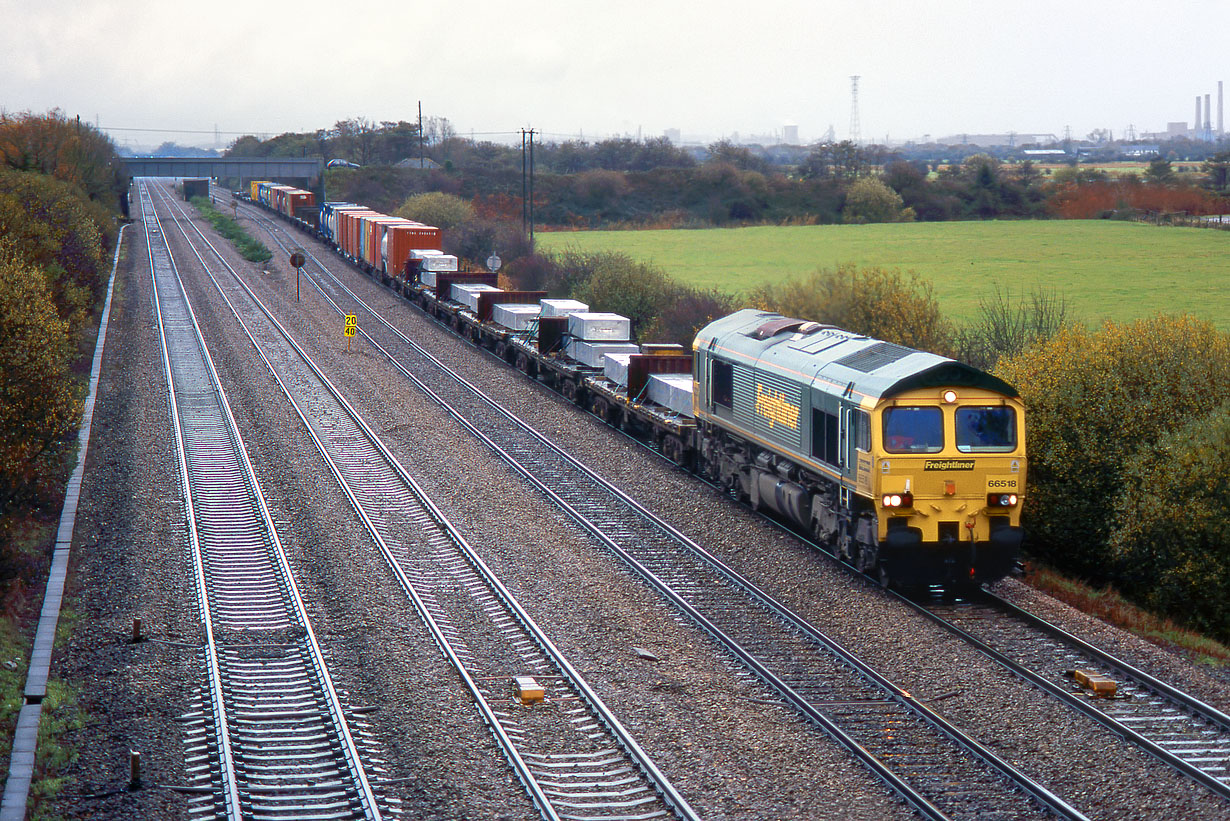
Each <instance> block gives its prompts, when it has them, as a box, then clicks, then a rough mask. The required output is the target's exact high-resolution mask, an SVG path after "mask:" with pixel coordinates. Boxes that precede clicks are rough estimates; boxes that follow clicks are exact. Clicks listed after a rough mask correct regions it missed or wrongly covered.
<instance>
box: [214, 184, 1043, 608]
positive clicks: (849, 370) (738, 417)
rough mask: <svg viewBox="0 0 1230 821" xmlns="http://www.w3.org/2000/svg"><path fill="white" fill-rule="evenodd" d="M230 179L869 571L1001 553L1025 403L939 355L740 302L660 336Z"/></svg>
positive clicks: (1010, 534) (404, 223)
mask: <svg viewBox="0 0 1230 821" xmlns="http://www.w3.org/2000/svg"><path fill="white" fill-rule="evenodd" d="M284 188H286V186H276V185H275V184H273V183H266V182H254V183H252V187H251V190H250V192H244V193H243V194H237V195H236V196H240V197H242V198H244V199H250V200H252V201H253V202H256V203H258V204H260V205H262V206H263V207H265V208H268V209H270V210H273V211H276V212H277V213H279V214H281V215H282V216H283V217H285V218H287V219H289V220H291V221H293V222H295V223H296V224H298V225H299V226H300V227H301V228H302V229H304V230H306V231H310V232H312V233H313V234H315V235H316V236H317V237H319V238H320V239H322V240H324V241H325V242H327V243H329V244H330V245H331V246H332V247H333V248H334V250H335V251H337V253H339V254H340V255H342V256H343V257H345V258H346V259H348V260H349V261H351V262H353V263H354V264H355V265H357V266H358V267H359V268H360V269H361V270H362V271H363V272H364V273H366V274H368V275H369V276H372V277H374V278H379V279H380V280H381V281H382V282H384V283H385V284H386V285H388V286H389V287H391V288H393V289H394V290H396V291H397V292H398V293H400V294H403V295H404V296H405V297H406V298H407V299H409V300H410V301H412V302H414V303H415V304H417V305H418V306H419V307H421V308H422V309H423V310H424V311H425V312H426V313H427V314H429V315H430V316H433V317H435V318H436V319H438V320H440V321H441V322H444V323H445V324H447V325H449V326H450V327H451V328H453V329H454V330H455V331H456V332H457V333H459V334H460V335H462V336H463V337H465V338H467V339H469V340H471V341H472V342H474V343H475V344H476V345H479V346H481V347H483V348H486V349H488V350H490V351H492V352H493V353H495V354H496V355H497V356H499V357H500V358H502V359H503V360H505V361H506V362H508V363H509V364H510V365H513V366H515V367H516V368H518V369H519V370H521V371H523V372H524V373H525V374H526V375H528V376H530V377H532V378H534V379H537V380H540V381H542V382H544V383H546V384H547V385H549V386H550V387H553V388H555V389H556V390H558V391H559V392H560V393H562V394H563V395H564V396H565V397H566V398H567V399H569V400H570V401H572V402H574V403H576V404H578V405H581V406H583V407H585V408H587V409H589V410H590V411H591V412H593V413H594V414H596V415H597V416H599V417H600V418H602V419H604V420H605V421H607V422H608V423H610V424H612V425H614V426H617V427H619V428H621V429H623V430H625V431H628V432H629V433H632V434H634V435H636V436H638V437H640V438H642V439H643V440H646V441H648V442H650V443H652V444H653V445H655V446H656V447H657V448H658V449H659V450H660V451H661V452H662V453H663V454H664V455H665V456H667V457H668V458H670V459H671V460H673V461H674V462H675V463H676V464H678V465H680V466H681V467H684V468H686V469H688V470H691V471H694V472H695V473H697V474H700V475H701V476H703V477H705V478H707V479H709V480H711V481H712V482H714V483H717V484H719V485H720V486H722V487H724V488H726V489H727V490H728V491H730V493H731V494H733V495H734V496H735V497H737V498H738V499H740V500H742V501H744V502H746V503H748V504H749V505H750V506H751V507H752V508H753V509H756V510H762V511H767V512H770V513H772V514H773V515H774V516H775V517H777V518H778V519H781V520H784V521H785V522H787V523H789V524H790V525H792V526H794V527H796V528H799V529H801V530H803V531H805V532H806V533H808V534H809V535H811V536H813V537H815V538H816V539H817V540H819V541H820V542H821V543H822V544H824V545H826V546H828V547H829V549H830V550H832V552H834V553H835V554H836V555H838V556H840V557H841V558H842V559H844V560H846V561H847V562H849V563H850V564H852V565H854V566H855V567H856V568H857V569H858V570H860V571H862V572H863V573H865V574H867V575H869V576H871V577H872V578H874V579H877V580H879V581H880V582H881V583H882V584H885V585H887V584H890V583H892V584H895V585H898V586H902V587H909V586H919V585H943V586H948V587H960V586H966V585H974V584H980V583H985V582H990V581H994V580H996V579H999V578H1001V577H1003V576H1004V575H1006V574H1007V573H1009V572H1010V571H1011V570H1012V569H1013V568H1014V566H1015V565H1016V563H1017V561H1018V559H1019V554H1020V549H1021V544H1022V539H1023V535H1022V533H1023V532H1022V530H1021V522H1020V517H1021V505H1022V502H1023V498H1024V492H1025V468H1026V458H1025V418H1024V406H1023V404H1022V402H1021V399H1020V396H1019V394H1018V393H1017V392H1016V391H1015V390H1014V389H1013V388H1012V387H1011V386H1010V385H1008V384H1006V383H1005V382H1003V381H1002V380H1000V379H998V378H996V377H994V376H992V375H990V374H987V373H984V372H982V371H980V370H977V369H975V368H972V367H970V366H968V365H965V364H962V363H960V362H957V361H955V360H952V359H947V358H945V357H941V356H937V355H935V354H931V353H927V352H924V351H918V350H914V349H912V348H907V347H903V346H901V345H896V344H893V343H890V342H884V341H881V340H878V339H872V338H869V337H866V336H863V335H861V334H857V333H852V332H849V331H844V330H842V329H840V328H836V327H833V326H830V325H822V324H819V323H816V322H808V321H804V320H799V319H792V318H789V317H784V316H781V315H779V314H775V313H770V312H766V311H758V310H753V309H744V310H740V311H737V312H735V313H733V314H731V315H730V316H726V317H722V318H720V319H717V320H715V321H713V322H711V323H710V324H708V325H707V326H705V327H704V328H702V329H701V330H700V331H699V332H698V333H697V335H696V339H695V341H694V343H693V345H692V350H691V351H685V350H684V349H683V348H682V347H680V346H678V345H651V344H636V343H633V342H631V341H630V323H629V322H628V320H627V319H626V318H624V317H621V316H619V315H617V314H610V313H598V312H592V311H590V310H589V306H587V305H584V304H583V303H580V302H576V301H574V300H560V299H549V298H547V294H546V293H544V292H541V291H518V290H507V289H501V288H499V287H498V286H497V280H496V274H494V273H492V272H481V271H463V270H461V269H460V266H459V265H458V263H457V259H456V258H455V257H453V256H450V255H447V254H444V253H443V252H442V251H441V235H440V231H439V229H438V228H435V227H432V226H427V225H422V224H420V223H417V222H414V221H413V220H406V219H401V218H397V217H389V216H387V215H384V214H379V213H377V212H375V211H372V210H370V209H367V208H364V207H362V206H359V205H355V204H353V203H325V204H323V205H322V206H320V207H319V208H317V207H316V206H315V203H314V202H311V203H310V206H305V205H304V203H305V202H309V201H308V200H307V199H306V198H305V197H304V196H303V195H304V194H308V195H309V196H310V192H303V191H298V190H297V189H290V190H280V189H284Z"/></svg>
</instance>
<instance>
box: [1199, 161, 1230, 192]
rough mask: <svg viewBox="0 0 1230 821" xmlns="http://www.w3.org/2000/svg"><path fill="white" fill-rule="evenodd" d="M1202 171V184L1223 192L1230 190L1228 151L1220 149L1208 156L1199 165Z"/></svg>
mask: <svg viewBox="0 0 1230 821" xmlns="http://www.w3.org/2000/svg"><path fill="white" fill-rule="evenodd" d="M1200 170H1201V171H1202V172H1204V175H1205V181H1204V184H1205V186H1206V187H1207V188H1209V189H1210V190H1212V191H1214V192H1216V193H1219V194H1225V193H1228V192H1230V151H1222V152H1219V153H1217V154H1214V155H1213V156H1211V157H1209V158H1208V159H1207V160H1205V161H1204V164H1203V165H1201V166H1200Z"/></svg>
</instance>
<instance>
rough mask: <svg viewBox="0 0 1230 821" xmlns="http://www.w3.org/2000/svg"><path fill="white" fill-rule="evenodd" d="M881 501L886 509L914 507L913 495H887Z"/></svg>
mask: <svg viewBox="0 0 1230 821" xmlns="http://www.w3.org/2000/svg"><path fill="white" fill-rule="evenodd" d="M881 501H882V502H883V504H884V507H896V508H901V507H913V506H914V495H913V494H912V493H885V494H884V498H883V499H881Z"/></svg>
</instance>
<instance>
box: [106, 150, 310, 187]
mask: <svg viewBox="0 0 1230 821" xmlns="http://www.w3.org/2000/svg"><path fill="white" fill-rule="evenodd" d="M122 159H123V161H124V170H125V171H126V172H127V173H128V176H129V177H212V178H215V179H230V180H238V181H239V183H240V185H242V184H243V182H244V181H245V180H278V181H285V182H291V181H301V184H302V185H303V186H304V187H306V188H311V187H314V186H315V185H316V184H317V183H319V181H320V172H321V170H322V169H323V168H324V165H325V161H324V160H322V159H321V158H320V157H124V158H122Z"/></svg>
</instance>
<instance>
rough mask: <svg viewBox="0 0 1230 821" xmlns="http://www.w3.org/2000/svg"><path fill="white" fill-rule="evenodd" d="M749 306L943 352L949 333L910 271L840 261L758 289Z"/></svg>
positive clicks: (936, 306) (931, 298)
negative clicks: (835, 264)
mask: <svg viewBox="0 0 1230 821" xmlns="http://www.w3.org/2000/svg"><path fill="white" fill-rule="evenodd" d="M749 299H750V301H751V302H752V304H753V305H756V306H757V307H759V308H762V309H764V310H769V311H776V312H778V313H780V314H784V315H785V316H791V317H797V318H799V319H810V320H813V321H815V322H823V323H826V324H829V325H836V326H838V327H841V328H844V329H846V330H847V331H854V332H855V333H860V334H866V335H867V336H871V337H875V338H877V339H883V340H886V341H888V342H896V343H897V344H899V345H906V346H908V347H911V348H917V349H919V350H923V351H931V352H934V353H939V354H944V353H946V352H947V351H948V350H949V348H950V346H951V342H950V339H951V329H950V327H949V325H948V322H947V321H946V320H945V319H944V317H943V314H941V312H940V306H939V303H938V302H937V301H936V299H935V296H934V294H933V293H932V289H931V283H929V282H927V281H925V280H923V279H922V278H920V277H919V276H918V274H917V273H915V272H913V271H911V272H909V273H907V274H903V273H902V272H901V271H899V270H896V269H887V268H880V267H875V266H872V267H867V268H858V267H856V266H854V265H852V264H849V263H843V264H841V265H838V266H837V267H836V268H819V269H817V270H816V271H814V272H812V273H811V274H808V275H807V276H804V277H799V278H796V279H791V280H786V281H785V282H779V283H771V284H767V285H761V286H759V287H757V288H755V289H754V290H753V291H752V292H751V293H750V294H749Z"/></svg>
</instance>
